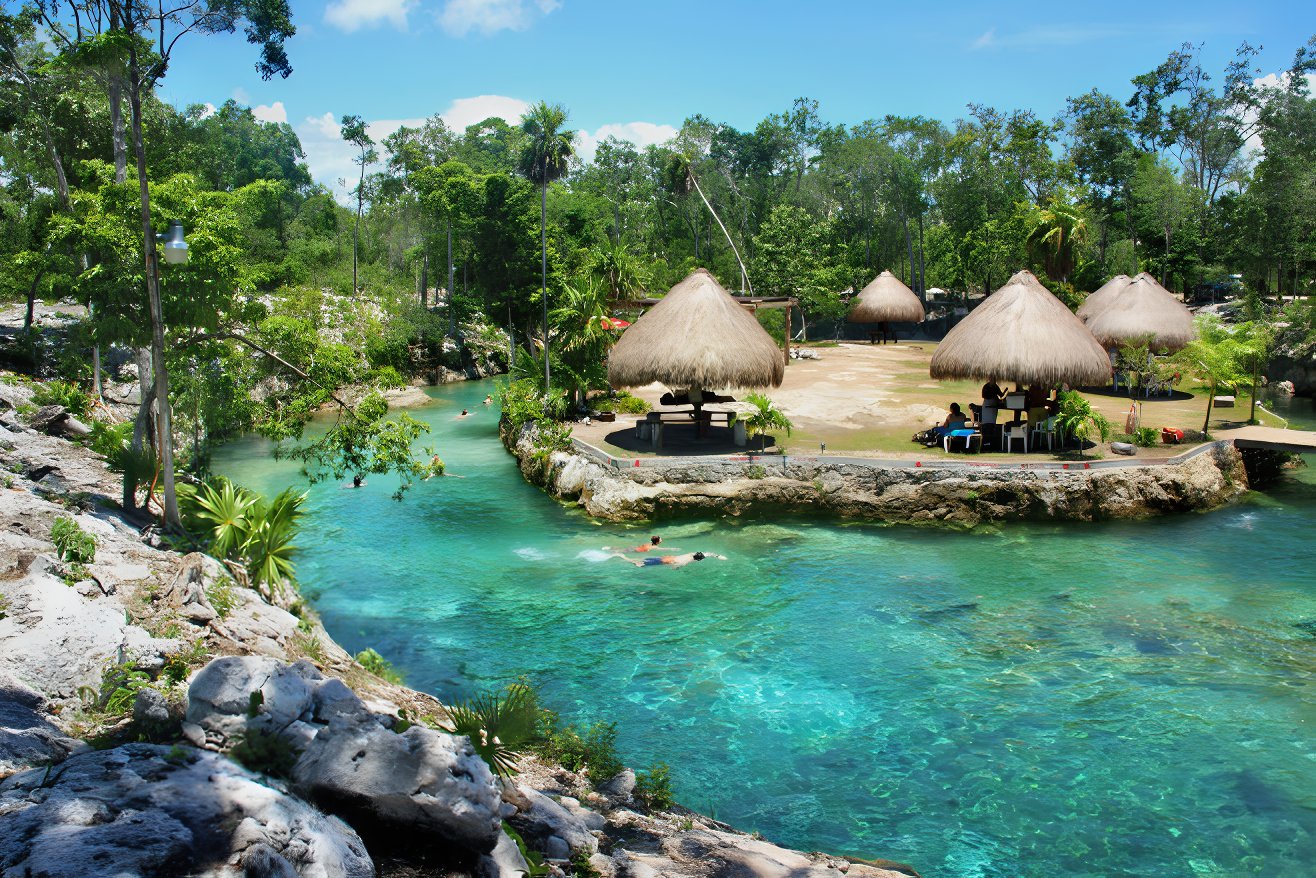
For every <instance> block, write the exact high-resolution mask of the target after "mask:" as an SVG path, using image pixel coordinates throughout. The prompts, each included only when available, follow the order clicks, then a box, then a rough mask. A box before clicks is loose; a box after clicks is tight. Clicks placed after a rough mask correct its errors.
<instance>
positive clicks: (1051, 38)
mask: <svg viewBox="0 0 1316 878" xmlns="http://www.w3.org/2000/svg"><path fill="white" fill-rule="evenodd" d="M1144 30H1147V28H1144ZM1132 34H1133V30H1132V29H1131V28H1130V27H1126V26H1123V25H1088V24H1041V25H1035V26H1033V27H1027V28H1024V29H1023V30H1019V31H1014V32H1011V33H1004V34H1000V33H997V32H996V28H995V27H994V26H993V27H989V28H987V30H985V31H983V32H982V33H981V34H979V35H978V38H977V39H975V40H974V41H973V42H971V43H970V44H969V48H971V49H1025V50H1027V49H1046V48H1054V47H1056V46H1080V45H1087V44H1089V43H1095V42H1100V41H1102V40H1113V39H1125V38H1127V37H1129V36H1132Z"/></svg>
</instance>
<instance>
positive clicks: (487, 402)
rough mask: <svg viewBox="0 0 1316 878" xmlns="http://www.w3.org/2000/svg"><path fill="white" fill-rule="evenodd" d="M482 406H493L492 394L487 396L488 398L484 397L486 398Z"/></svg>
mask: <svg viewBox="0 0 1316 878" xmlns="http://www.w3.org/2000/svg"><path fill="white" fill-rule="evenodd" d="M484 404H485V405H493V394H492V393H491V394H489V395H488V396H486V397H485V398H484Z"/></svg>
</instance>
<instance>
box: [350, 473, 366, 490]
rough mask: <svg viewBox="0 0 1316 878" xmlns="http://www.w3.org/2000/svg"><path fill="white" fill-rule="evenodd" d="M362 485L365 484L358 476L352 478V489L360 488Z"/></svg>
mask: <svg viewBox="0 0 1316 878" xmlns="http://www.w3.org/2000/svg"><path fill="white" fill-rule="evenodd" d="M364 484H365V482H364V481H363V480H362V479H361V477H360V476H359V475H357V476H352V487H353V488H359V487H361V486H362V485H364Z"/></svg>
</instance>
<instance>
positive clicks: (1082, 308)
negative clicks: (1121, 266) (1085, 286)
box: [1075, 274, 1133, 321]
mask: <svg viewBox="0 0 1316 878" xmlns="http://www.w3.org/2000/svg"><path fill="white" fill-rule="evenodd" d="M1131 283H1133V278H1131V277H1129V276H1128V275H1127V274H1117V275H1115V276H1114V277H1112V278H1111V279H1110V280H1108V281H1106V282H1105V283H1104V284H1102V285H1101V286H1099V287H1097V289H1096V290H1095V291H1093V292H1091V293H1089V294H1088V297H1087V298H1086V299H1084V300H1083V304H1082V305H1079V306H1078V311H1076V312H1075V313H1076V314H1078V317H1079V319H1080V320H1083V321H1088V320H1091V319H1092V318H1093V317H1096V316H1097V315H1098V314H1100V313H1101V312H1102V311H1103V310H1104V309H1105V307H1106V306H1107V305H1109V304H1110V302H1111V299H1113V298H1114V297H1115V294H1116V293H1118V292H1119V291H1120V290H1122V289H1124V288H1125V287H1127V286H1128V285H1129V284H1131Z"/></svg>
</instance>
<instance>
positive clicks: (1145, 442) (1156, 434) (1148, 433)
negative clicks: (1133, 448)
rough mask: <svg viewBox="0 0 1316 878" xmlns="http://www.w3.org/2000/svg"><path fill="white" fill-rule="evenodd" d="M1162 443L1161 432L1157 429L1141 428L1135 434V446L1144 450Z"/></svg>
mask: <svg viewBox="0 0 1316 878" xmlns="http://www.w3.org/2000/svg"><path fill="white" fill-rule="evenodd" d="M1160 443H1161V431H1160V430H1157V429H1156V428H1155V427H1139V428H1138V432H1137V433H1135V434H1133V444H1134V445H1139V446H1141V447H1143V448H1152V447H1154V446H1156V445H1159V444H1160Z"/></svg>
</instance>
